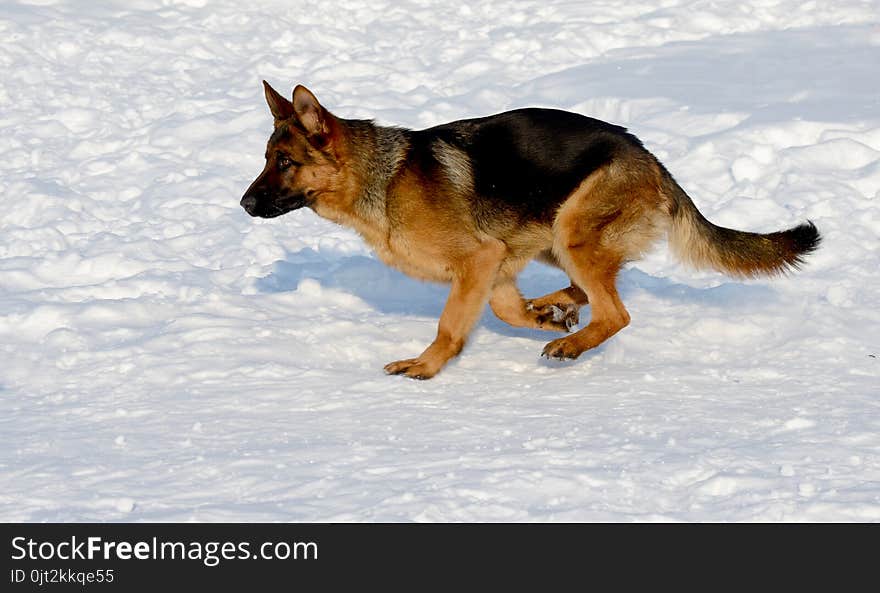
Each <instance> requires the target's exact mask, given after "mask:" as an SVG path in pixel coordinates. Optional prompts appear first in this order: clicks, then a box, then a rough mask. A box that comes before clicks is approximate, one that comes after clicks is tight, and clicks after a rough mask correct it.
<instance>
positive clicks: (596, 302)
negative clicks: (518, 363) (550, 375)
mask: <svg viewBox="0 0 880 593" xmlns="http://www.w3.org/2000/svg"><path fill="white" fill-rule="evenodd" d="M570 261H571V266H572V270H571V271H572V273H573V275H575V276H576V277H577V281H578V283H583V286H584V288H585V289H586V290H585V292H586V294H587V296H588V298H589V299H590V309H591V311H590V323H589V325H587V326H586V327H585V328H583V329H581V330H580V331H577V332H575V333H573V334H572V335H570V336H566V337H564V338H560V339H558V340H553V341H552V342H550V343H549V344H547V346H546V347H545V348H544V351H543V353H542V355H543V356H546V357H548V358H559V359H564V358H577V357H578V356H580V354H581V353H582V352H584V351H585V350H589V349H590V348H595V347H596V346H598V345H599V344H601V343H602V342H604V341H605V340H607V339H608V338H610V337H611V336H613V335H614V334H616V333H617V332H618V331H620V330H621V329H623V328H624V327H626V326H627V325H629V321H630V317H629V313H628V312H627V310H626V308H625V307H624V306H623V302H622V301H621V300H620V296H619V295H618V294H617V288H616V287H615V281H616V279H617V272H618V271H619V270H620V265H621V263H622V261H621V260H620V259H619V258H618V257H616V256H615V255H614V254H612V253H602V252H601V251H599V252H597V251H595V250H592V249H583V250H581V249H577V250H572V251H571V252H570Z"/></svg>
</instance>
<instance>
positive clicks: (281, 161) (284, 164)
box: [277, 154, 299, 171]
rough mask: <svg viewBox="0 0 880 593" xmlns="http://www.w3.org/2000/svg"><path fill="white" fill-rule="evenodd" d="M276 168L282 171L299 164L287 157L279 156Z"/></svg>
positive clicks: (284, 155)
mask: <svg viewBox="0 0 880 593" xmlns="http://www.w3.org/2000/svg"><path fill="white" fill-rule="evenodd" d="M277 163H278V168H279V169H281V170H282V171H284V170H285V169H289V168H290V167H293V166H299V163H298V162H296V161H295V160H293V159H292V158H290V157H289V156H287V155H286V154H279V155H278V159H277Z"/></svg>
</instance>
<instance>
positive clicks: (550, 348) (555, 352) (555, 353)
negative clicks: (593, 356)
mask: <svg viewBox="0 0 880 593" xmlns="http://www.w3.org/2000/svg"><path fill="white" fill-rule="evenodd" d="M583 351H584V349H583V347H581V345H580V344H578V343H577V341H575V340H570V339H569V338H567V337H566V338H559V339H558V340H553V341H552V342H550V343H548V344H547V345H546V346H544V351H543V352H541V356H543V357H544V358H555V359H556V360H574V359H575V358H577V357H578V356H580V355H581V353H583Z"/></svg>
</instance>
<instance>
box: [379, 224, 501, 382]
mask: <svg viewBox="0 0 880 593" xmlns="http://www.w3.org/2000/svg"><path fill="white" fill-rule="evenodd" d="M505 253H506V247H505V245H504V244H503V243H502V242H500V241H494V240H493V241H486V242H483V243H481V245H480V248H479V249H478V250H477V251H475V252H473V253H472V254H471V255H469V256H468V257H465V258H462V259H460V260H459V261H457V262H456V265H455V266H454V268H455V269H454V273H453V279H452V288H451V289H450V291H449V298H448V299H447V300H446V306H445V307H444V308H443V313H442V314H441V315H440V325H439V327H438V328H437V337H436V338H435V339H434V341H433V342H432V343H431V345H430V346H428V347H427V348H426V349H425V351H424V352H422V353H421V355H419V357H418V358H409V359H407V360H398V361H397V362H392V363H389V364H387V365H385V372H386V373H388V374H389V375H400V374H403V375H406V376H408V377H412V378H413V379H430V378H431V377H433V376H434V375H436V374H437V373H438V372H439V371H440V369H442V368H443V366H444V365H445V364H446V363H447V362H449V359H451V358H452V357H454V356H456V355H457V354H458V353H459V352H461V349H462V348H464V344H465V341H466V340H467V337H468V334H470V331H471V328H473V326H474V324H475V323H476V322H477V320H478V319H479V318H480V313H482V311H483V307H484V306H485V305H486V301H488V300H489V292H490V291H491V288H492V284H493V283H494V281H495V276H496V274H497V272H498V268H499V266H500V265H501V262H502V261H503V260H504V255H505Z"/></svg>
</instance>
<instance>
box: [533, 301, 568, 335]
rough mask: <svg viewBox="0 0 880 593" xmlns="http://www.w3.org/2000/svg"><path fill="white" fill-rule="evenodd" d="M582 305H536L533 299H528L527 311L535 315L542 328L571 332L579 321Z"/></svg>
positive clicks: (536, 321)
mask: <svg viewBox="0 0 880 593" xmlns="http://www.w3.org/2000/svg"><path fill="white" fill-rule="evenodd" d="M579 310H580V307H578V306H577V305H543V306H539V307H536V306H535V305H534V303H533V302H532V301H526V311H529V312H530V313H532V314H533V315H534V316H535V323H537V325H538V327H539V328H540V329H549V330H556V331H562V332H570V331H571V330H572V328H574V327H575V326H576V325H577V324H578V321H580V315H579V313H578V312H579Z"/></svg>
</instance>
